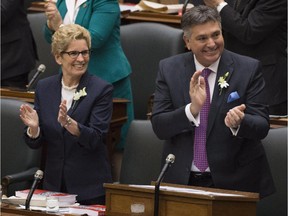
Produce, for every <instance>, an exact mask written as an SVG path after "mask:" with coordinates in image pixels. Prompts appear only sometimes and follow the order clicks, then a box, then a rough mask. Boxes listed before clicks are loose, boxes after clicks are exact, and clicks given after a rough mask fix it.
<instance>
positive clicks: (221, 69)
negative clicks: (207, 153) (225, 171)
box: [207, 50, 234, 136]
mask: <svg viewBox="0 0 288 216" xmlns="http://www.w3.org/2000/svg"><path fill="white" fill-rule="evenodd" d="M233 71H234V69H233V61H232V59H231V58H230V55H229V54H228V52H227V51H225V50H224V52H223V54H222V56H221V59H220V62H219V66H218V71H217V76H216V80H215V87H214V91H213V97H212V101H211V106H210V112H209V118H208V128H207V136H208V135H209V133H210V132H211V129H212V127H213V125H214V123H215V119H216V116H217V114H218V113H219V109H220V107H221V105H222V103H223V102H224V98H225V95H226V92H227V89H228V88H229V86H228V88H226V89H222V92H221V94H220V86H219V85H218V80H219V78H220V77H221V76H224V74H225V73H226V72H229V76H228V77H227V79H226V81H227V82H228V84H229V80H230V78H231V76H232V75H233Z"/></svg>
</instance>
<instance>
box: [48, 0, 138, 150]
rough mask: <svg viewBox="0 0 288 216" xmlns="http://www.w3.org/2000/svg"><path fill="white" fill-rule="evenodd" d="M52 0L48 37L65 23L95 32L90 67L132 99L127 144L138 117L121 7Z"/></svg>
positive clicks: (100, 0) (107, 1)
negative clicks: (124, 46)
mask: <svg viewBox="0 0 288 216" xmlns="http://www.w3.org/2000/svg"><path fill="white" fill-rule="evenodd" d="M67 2H68V1H67V0H66V1H65V0H58V1H57V2H56V3H55V2H54V1H53V0H48V2H47V3H46V5H45V14H46V17H47V23H46V25H45V27H44V35H45V38H46V40H47V41H48V42H49V43H51V37H52V35H53V33H54V32H55V31H56V30H57V29H58V28H61V27H62V26H63V25H66V24H71V23H76V24H79V25H81V26H83V27H85V28H86V29H88V31H89V32H90V34H91V40H92V46H91V57H90V62H89V67H88V71H89V72H90V73H92V74H95V75H97V76H99V77H101V78H102V79H104V80H106V81H107V82H109V83H112V84H113V86H114V92H113V97H114V98H125V99H128V100H129V103H128V104H127V114H128V121H127V123H126V124H125V125H124V126H123V127H122V132H121V141H120V143H118V145H117V148H119V149H121V148H123V147H124V145H125V138H126V134H127V130H128V127H129V125H130V122H131V121H132V120H133V119H134V110H133V99H132V89H131V83H130V73H131V66H130V64H129V61H128V60H127V58H126V56H125V54H124V52H123V49H122V47H121V42H120V21H121V20H120V8H119V4H118V1H117V0H69V4H67Z"/></svg>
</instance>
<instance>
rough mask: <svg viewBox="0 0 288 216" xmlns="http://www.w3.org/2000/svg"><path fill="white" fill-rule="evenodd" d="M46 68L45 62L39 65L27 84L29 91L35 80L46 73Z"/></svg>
mask: <svg viewBox="0 0 288 216" xmlns="http://www.w3.org/2000/svg"><path fill="white" fill-rule="evenodd" d="M45 70H46V66H45V65H44V64H41V65H39V67H38V68H37V71H36V73H35V74H34V76H33V77H32V79H31V80H30V82H29V83H28V85H27V91H30V90H31V88H32V86H33V85H34V83H35V81H36V80H37V78H38V77H39V76H40V75H41V74H42V73H44V71H45Z"/></svg>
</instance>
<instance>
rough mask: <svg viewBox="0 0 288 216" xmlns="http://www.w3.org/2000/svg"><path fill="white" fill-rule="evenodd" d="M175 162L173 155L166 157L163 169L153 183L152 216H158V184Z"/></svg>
mask: <svg viewBox="0 0 288 216" xmlns="http://www.w3.org/2000/svg"><path fill="white" fill-rule="evenodd" d="M174 161H175V155H173V154H169V155H168V156H167V157H166V162H165V165H164V167H163V168H162V171H161V173H160V175H159V177H158V179H157V181H156V183H155V194H154V195H155V196H154V216H158V209H159V187H160V183H161V181H162V180H163V178H164V175H165V173H166V172H167V170H168V168H169V167H170V166H171V165H172V164H173V163H174Z"/></svg>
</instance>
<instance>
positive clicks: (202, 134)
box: [194, 68, 212, 172]
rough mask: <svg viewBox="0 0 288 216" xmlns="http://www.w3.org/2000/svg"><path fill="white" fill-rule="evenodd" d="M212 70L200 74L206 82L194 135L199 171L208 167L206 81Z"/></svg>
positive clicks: (207, 87) (195, 158) (207, 88)
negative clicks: (204, 95)
mask: <svg viewBox="0 0 288 216" xmlns="http://www.w3.org/2000/svg"><path fill="white" fill-rule="evenodd" d="M211 72H212V71H211V70H210V69H208V68H205V69H203V71H202V74H201V75H202V76H203V77H204V79H205V83H206V89H205V90H206V100H205V103H204V105H203V107H202V109H201V110H200V124H199V126H198V127H196V128H195V137H194V164H195V166H196V167H197V168H198V169H199V170H200V171H201V172H205V170H206V169H207V168H208V161H207V154H206V132H207V125H208V114H209V110H210V89H209V83H208V76H209V75H210V73H211Z"/></svg>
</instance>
